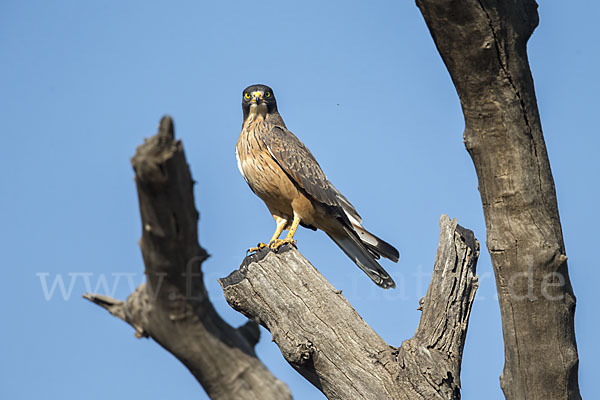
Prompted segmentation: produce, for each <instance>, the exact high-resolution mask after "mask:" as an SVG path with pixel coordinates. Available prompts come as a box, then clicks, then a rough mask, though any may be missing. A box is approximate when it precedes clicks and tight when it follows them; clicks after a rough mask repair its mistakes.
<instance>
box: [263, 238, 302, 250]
mask: <svg viewBox="0 0 600 400" xmlns="http://www.w3.org/2000/svg"><path fill="white" fill-rule="evenodd" d="M286 243H289V244H291V245H293V246H294V247H295V246H296V241H295V240H294V239H291V238H285V239H275V240H272V241H271V243H269V247H270V248H271V250H278V249H279V248H280V247H281V246H283V245H284V244H286Z"/></svg>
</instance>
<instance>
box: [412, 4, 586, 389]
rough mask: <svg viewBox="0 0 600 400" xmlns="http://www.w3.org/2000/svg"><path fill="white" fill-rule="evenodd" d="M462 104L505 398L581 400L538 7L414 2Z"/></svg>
mask: <svg viewBox="0 0 600 400" xmlns="http://www.w3.org/2000/svg"><path fill="white" fill-rule="evenodd" d="M417 5H418V7H419V8H420V9H421V12H422V14H423V16H424V18H425V21H426V23H427V26H428V27H429V30H430V32H431V35H432V36H433V39H434V41H435V44H436V46H437V48H438V50H439V52H440V54H441V56H442V59H443V60H444V62H445V64H446V67H447V68H448V71H449V72H450V75H451V77H452V81H453V82H454V85H455V87H456V90H457V92H458V95H459V97H460V101H461V105H462V109H463V113H464V117H465V132H464V140H465V146H466V148H467V150H468V151H469V154H470V155H471V157H472V159H473V163H474V164H475V169H476V171H477V176H478V179H479V191H480V194H481V200H482V203H483V210H484V214H485V220H486V228H487V246H488V249H489V251H490V255H491V258H492V264H493V267H494V272H495V275H496V283H497V289H498V295H499V302H500V310H501V314H502V331H503V335H504V348H505V365H504V371H503V373H502V376H501V385H502V389H503V390H504V393H505V396H506V398H507V399H519V400H522V399H579V398H580V397H581V396H580V394H579V387H578V379H577V373H578V356H577V345H576V341H575V332H574V322H573V321H574V313H575V296H574V294H573V289H572V287H571V283H570V280H569V275H568V268H567V257H566V255H565V254H566V253H565V246H564V242H563V237H562V230H561V225H560V219H559V214H558V208H557V203H556V193H555V189H554V180H553V178H552V173H551V170H550V163H549V160H548V155H547V152H546V147H545V143H544V138H543V134H542V128H541V123H540V116H539V113H538V109H537V103H536V98H535V91H534V85H533V79H532V77H531V72H530V69H529V64H528V60H527V49H526V46H527V41H528V40H529V37H530V36H531V34H532V33H533V30H534V29H535V27H536V26H537V24H538V14H537V4H536V2H535V1H533V0H513V1H500V0H452V1H448V0H417Z"/></svg>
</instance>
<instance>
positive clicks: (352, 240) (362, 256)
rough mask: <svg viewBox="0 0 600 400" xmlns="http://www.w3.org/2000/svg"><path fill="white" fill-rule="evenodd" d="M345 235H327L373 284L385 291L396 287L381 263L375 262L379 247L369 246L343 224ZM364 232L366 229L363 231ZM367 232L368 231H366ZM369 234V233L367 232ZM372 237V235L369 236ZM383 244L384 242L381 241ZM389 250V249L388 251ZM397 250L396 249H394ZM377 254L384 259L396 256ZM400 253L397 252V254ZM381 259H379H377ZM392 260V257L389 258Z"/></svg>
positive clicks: (388, 253) (391, 253)
mask: <svg viewBox="0 0 600 400" xmlns="http://www.w3.org/2000/svg"><path fill="white" fill-rule="evenodd" d="M341 227H342V228H343V230H344V232H343V233H341V232H340V233H338V234H336V233H327V234H328V235H329V237H330V238H331V239H333V241H334V242H335V243H336V244H337V245H338V246H339V247H340V249H342V250H343V251H344V253H346V255H347V256H348V257H350V258H351V259H352V261H354V263H355V264H356V265H358V267H359V268H360V269H362V270H363V271H364V272H365V273H366V274H367V275H368V276H369V278H371V280H372V281H373V282H375V284H376V285H377V286H380V287H382V288H384V289H389V288H393V287H396V284H395V283H394V280H393V279H392V278H391V277H390V276H389V274H388V273H387V272H386V271H385V270H384V269H383V268H382V267H381V265H379V263H378V262H377V261H376V260H375V258H376V256H375V255H374V254H373V253H374V252H375V251H376V250H373V248H374V249H378V247H377V246H375V245H371V244H369V242H367V241H364V242H363V239H362V237H359V234H357V233H356V232H355V231H354V230H352V228H350V227H348V226H346V225H345V224H342V225H341ZM363 230H364V229H363ZM365 232H367V231H365ZM367 233H368V232H367ZM369 235H370V234H369ZM371 236H372V237H373V238H375V239H377V237H376V236H374V235H371ZM381 242H383V241H381ZM383 243H385V242H383ZM385 244H386V245H387V246H389V247H391V248H392V249H394V248H393V247H392V246H391V245H389V244H387V243H385ZM388 250H389V249H388ZM394 250H396V249H394ZM377 254H381V255H383V256H384V257H388V255H392V256H393V254H394V252H385V254H384V252H381V251H380V252H378V253H377ZM386 254H387V255H386ZM395 254H398V251H397V250H396V253H395ZM377 258H379V257H377ZM388 258H390V257H388ZM396 260H398V256H397V255H396Z"/></svg>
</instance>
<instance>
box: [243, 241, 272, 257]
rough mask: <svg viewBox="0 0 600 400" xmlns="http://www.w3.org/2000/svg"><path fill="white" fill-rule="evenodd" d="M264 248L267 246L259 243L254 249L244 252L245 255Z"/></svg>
mask: <svg viewBox="0 0 600 400" xmlns="http://www.w3.org/2000/svg"><path fill="white" fill-rule="evenodd" d="M265 247H267V245H266V244H264V243H263V242H260V243H259V244H257V245H256V247H250V248H249V249H248V250H246V254H250V253H256V252H257V251H259V250H260V249H264V248H265Z"/></svg>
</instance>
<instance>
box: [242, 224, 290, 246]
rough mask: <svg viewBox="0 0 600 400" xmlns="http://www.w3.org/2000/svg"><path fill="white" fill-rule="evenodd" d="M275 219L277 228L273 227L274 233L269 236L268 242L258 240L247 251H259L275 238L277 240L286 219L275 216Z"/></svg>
mask: <svg viewBox="0 0 600 400" xmlns="http://www.w3.org/2000/svg"><path fill="white" fill-rule="evenodd" d="M275 221H276V222H277V228H275V233H274V234H273V237H271V240H269V244H268V245H266V244H264V243H263V242H260V243H259V244H257V245H256V247H250V248H249V249H248V251H247V253H254V252H256V251H259V250H260V249H262V248H264V247H267V246H270V244H271V243H273V242H274V241H275V240H279V235H281V232H283V228H285V225H286V224H287V219H285V218H281V217H275Z"/></svg>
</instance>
